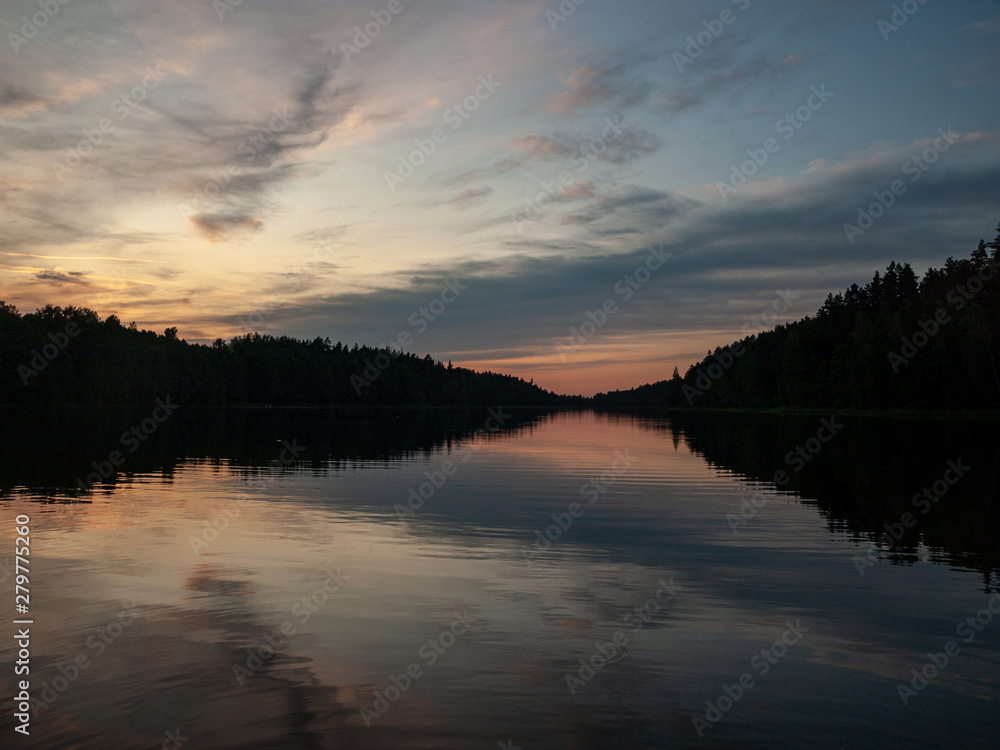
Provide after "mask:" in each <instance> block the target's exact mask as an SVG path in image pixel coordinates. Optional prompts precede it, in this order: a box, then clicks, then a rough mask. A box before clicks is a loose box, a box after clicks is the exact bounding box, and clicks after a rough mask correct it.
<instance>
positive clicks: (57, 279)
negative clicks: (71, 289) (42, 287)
mask: <svg viewBox="0 0 1000 750" xmlns="http://www.w3.org/2000/svg"><path fill="white" fill-rule="evenodd" d="M86 276H87V274H86V273H84V272H82V271H58V270H55V269H52V270H46V271H39V272H38V273H36V274H35V279H36V280H37V281H44V282H46V283H49V284H80V285H83V286H89V284H90V282H88V281H87V280H86Z"/></svg>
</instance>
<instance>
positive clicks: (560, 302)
mask: <svg viewBox="0 0 1000 750" xmlns="http://www.w3.org/2000/svg"><path fill="white" fill-rule="evenodd" d="M893 5H894V4H892V3H882V2H867V1H861V0H857V1H855V2H850V1H848V2H837V3H834V2H825V1H823V0H812V1H806V2H777V1H773V2H764V1H763V0H738V2H731V1H729V0H727V1H725V2H723V1H722V0H718V1H716V2H687V3H676V4H674V3H671V4H664V3H653V2H616V3H611V2H607V1H606V0H603V1H602V0H585V2H583V3H581V4H580V5H578V6H576V5H574V4H572V3H571V2H569V1H568V0H567V2H564V3H563V4H562V5H561V6H560V4H559V3H558V2H521V1H519V0H511V1H506V0H505V1H503V2H501V1H500V0H471V1H466V2H444V1H442V2H435V1H432V0H409V1H408V2H404V0H398V2H395V1H394V2H392V3H390V2H389V1H388V0H386V1H385V2H340V3H327V2H313V1H312V0H304V1H302V2H277V1H275V0H271V1H269V2H266V1H264V0H243V1H242V2H241V3H240V4H239V5H236V6H232V5H227V4H223V2H222V0H216V2H215V3H213V2H209V1H205V2H196V3H190V2H184V3H181V2H160V3H156V4H150V3H143V2H139V1H138V0H68V2H66V4H65V5H62V4H59V2H58V0H52V2H51V4H50V3H48V2H47V0H42V2H41V3H39V2H25V1H23V0H11V1H8V2H6V3H5V4H4V5H3V8H2V9H0V30H2V32H3V34H4V35H5V37H6V41H5V43H4V44H3V45H0V62H2V64H0V164H2V170H3V179H2V180H0V207H2V211H3V215H4V222H3V225H2V229H0V298H4V299H6V300H7V301H8V302H11V303H14V304H16V305H18V307H19V308H20V309H21V310H22V311H29V310H32V309H34V308H35V307H37V306H40V305H43V304H46V303H52V304H61V305H66V304H79V305H86V306H88V307H92V308H93V309H95V310H97V311H98V312H99V313H101V314H102V315H108V314H111V313H114V314H117V315H119V317H121V318H122V319H123V320H125V321H130V320H135V321H136V322H137V323H138V324H139V325H140V326H141V327H149V328H155V329H157V330H162V329H163V328H165V327H167V326H170V325H177V326H178V327H179V328H180V334H181V336H183V337H185V338H187V339H189V340H198V341H210V340H212V339H214V338H216V337H217V336H221V337H224V338H225V337H229V336H232V335H236V334H238V333H241V332H243V331H244V330H247V329H253V330H259V331H262V332H268V333H275V334H282V333H287V334H291V335H295V336H300V337H309V338H312V337H314V336H329V337H330V338H331V339H333V340H334V341H336V340H341V341H345V342H348V343H354V342H355V341H357V342H360V343H368V344H378V343H381V342H389V341H392V340H395V339H396V338H397V337H398V334H399V333H400V332H403V331H407V332H409V333H411V334H414V343H413V344H412V347H411V350H413V351H416V352H418V353H420V354H424V353H430V354H432V355H433V356H434V357H435V358H438V359H441V360H448V359H451V360H453V361H454V362H456V363H461V364H466V365H469V366H473V367H477V368H489V369H494V370H503V371H508V372H513V373H516V374H519V375H522V376H524V377H530V378H534V379H535V382H537V383H539V384H541V385H543V386H545V387H548V388H551V389H553V390H558V391H561V392H570V393H578V392H583V393H593V392H594V391H598V390H606V389H609V388H619V387H629V386H632V385H638V384H641V383H644V382H650V381H653V380H657V379H660V378H664V377H669V375H670V373H671V372H672V370H673V367H674V366H678V367H680V369H681V370H682V371H683V370H684V369H686V367H687V366H688V365H689V364H690V363H691V362H693V361H695V360H697V359H699V358H700V357H701V356H703V355H704V353H705V351H706V350H708V349H709V348H713V347H715V346H717V345H724V344H726V343H728V342H729V341H731V340H733V339H735V338H737V337H739V336H740V335H742V331H744V330H746V326H747V325H748V321H751V320H752V319H753V318H755V317H758V316H760V314H761V313H762V312H764V311H766V310H769V309H771V307H772V303H773V302H774V301H775V300H776V299H777V291H778V290H779V289H780V290H790V292H791V293H792V295H794V298H795V302H794V303H793V304H792V306H791V307H790V309H787V310H783V312H782V314H781V316H780V319H792V318H798V317H801V316H803V315H806V314H810V313H812V312H814V311H815V309H816V308H817V307H818V306H819V305H820V304H821V303H822V301H823V299H824V298H825V297H826V294H827V293H828V292H830V291H836V290H838V289H841V288H843V287H844V286H847V285H849V284H851V283H854V282H858V283H864V282H865V281H867V280H869V279H870V277H871V275H872V274H873V273H874V271H875V270H876V269H878V268H882V267H884V266H885V265H886V264H887V263H888V262H889V261H890V260H893V259H895V260H900V261H907V262H910V263H911V264H913V266H914V267H915V269H916V270H917V271H918V273H921V272H923V271H924V270H926V268H927V267H928V266H929V265H940V264H941V262H942V261H943V260H944V258H946V257H947V256H949V255H954V256H965V255H968V253H969V252H971V250H972V249H973V248H974V247H975V243H976V242H977V241H978V240H979V239H980V237H986V238H988V239H990V238H992V236H993V229H994V228H995V227H996V225H997V223H998V222H1000V201H998V197H1000V191H998V187H1000V160H998V156H1000V128H998V124H1000V123H998V117H997V115H998V109H1000V107H998V80H1000V79H998V77H997V75H996V72H997V71H998V70H1000V45H998V43H997V42H998V40H1000V3H998V2H996V1H995V0H994V1H987V0H960V1H959V2H950V3H944V2H940V1H939V0H927V1H926V2H924V3H923V4H920V3H919V2H918V1H917V0H910V2H908V3H898V4H896V6H897V7H898V8H899V10H898V11H895V9H894V7H893ZM904 6H905V9H906V10H910V11H912V13H910V14H907V13H906V12H905V10H904ZM46 8H47V9H48V10H46ZM560 8H561V9H562V11H563V12H564V11H566V10H567V9H570V8H572V9H573V12H572V14H565V15H564V13H563V12H561V11H560ZM393 11H395V12H393ZM894 12H895V13H896V20H897V21H898V20H899V19H900V18H902V17H903V16H905V17H906V22H905V24H901V25H898V26H897V27H896V28H895V29H892V28H890V27H888V26H886V25H885V22H887V21H888V22H890V23H892V21H893V14H894ZM555 14H558V15H555ZM900 14H902V15H900ZM563 16H564V20H560V17H563ZM33 18H34V19H36V20H35V21H33V20H32V19H33ZM43 19H44V25H42V24H37V20H43ZM378 19H381V22H380V21H379V20H378ZM554 22H555V23H554ZM880 22H883V23H882V26H881V27H880ZM366 24H368V29H369V31H373V30H375V29H376V28H377V30H378V33H377V35H374V36H371V37H368V36H367V34H364V35H362V36H359V35H358V31H357V29H358V28H361V30H362V32H364V27H365V25H366ZM553 26H554V28H553ZM894 26H895V24H894ZM712 30H714V31H715V32H716V33H715V34H713V33H712ZM699 34H700V35H701V36H700V37H699ZM29 37H30V38H29ZM689 37H690V38H692V39H695V40H696V43H697V42H698V41H700V42H701V43H702V45H703V46H700V47H699V48H697V49H695V48H691V47H690V43H689ZM366 39H367V43H365V42H366ZM362 43H364V46H363V47H361V44H362ZM344 45H356V46H355V47H354V49H353V50H351V49H348V48H347V47H345V46H344ZM689 49H691V50H693V51H694V52H698V54H697V56H694V55H690V58H689V60H685V59H683V58H680V57H678V56H677V55H688V53H689ZM814 91H820V92H824V93H823V96H822V97H819V96H817V95H816V94H814V93H813V92H814ZM789 115H790V116H791V117H792V121H791V123H790V124H789V123H788V121H787V120H786V124H785V125H780V124H779V121H780V120H783V119H784V118H786V116H789ZM941 131H943V132H945V133H947V134H948V137H947V139H945V138H944V137H943V136H941V135H940V132H941ZM786 136H787V137H786ZM768 139H773V140H772V141H770V142H769V140H768ZM935 139H937V140H935ZM420 144H423V152H421V151H420V150H419V149H420ZM748 150H749V153H748ZM754 154H756V155H757V162H758V163H754V162H752V161H748V160H749V159H751V158H752V156H753V155H754ZM914 158H916V159H917V160H918V161H917V162H914V161H912V160H913V159H914ZM931 159H933V162H931V161H930V160H931ZM407 163H409V165H410V166H412V167H413V169H412V173H410V172H409V169H408V167H407V166H403V169H402V171H400V167H401V165H406V164H407ZM915 165H919V166H915ZM734 168H735V169H736V170H737V172H739V171H740V170H741V169H742V170H743V172H744V173H752V174H750V176H749V177H747V178H746V183H745V184H742V182H740V179H741V178H740V177H739V176H737V177H736V182H730V183H729V187H730V188H732V190H720V184H721V183H724V182H727V181H730V180H732V179H733V175H734V172H733V170H734ZM392 173H395V174H396V177H395V178H393V177H390V176H388V175H391V174H392ZM400 176H402V178H401V179H397V178H399V177H400ZM744 176H746V174H744ZM915 177H916V178H917V179H914V178H915ZM896 180H900V181H901V182H902V183H905V187H906V190H905V192H904V193H903V194H901V195H898V197H897V198H896V199H895V200H894V201H893V205H892V206H890V207H889V208H888V209H886V210H885V212H884V215H882V216H879V217H878V218H877V219H876V220H875V221H874V223H873V224H872V225H871V226H870V227H869V228H867V229H866V230H865V231H864V233H863V234H853V235H852V236H850V237H848V233H847V232H845V229H844V225H845V223H853V222H856V221H857V220H858V211H859V209H861V208H866V207H868V206H869V205H870V204H871V203H872V202H873V201H874V200H876V198H875V196H874V195H873V193H876V192H879V193H883V194H884V193H885V191H887V190H890V191H891V187H890V186H891V184H892V183H893V182H894V181H896ZM737 183H739V187H738V189H737V188H736V184H737ZM532 201H537V202H536V203H532ZM536 205H537V208H536V207H535V206H536ZM876 210H877V207H876ZM851 240H853V241H851ZM651 248H660V250H659V252H660V253H661V254H662V253H668V254H669V255H670V257H669V259H668V260H667V261H665V262H664V263H663V264H662V266H660V267H658V268H657V270H655V271H654V272H652V273H651V274H650V277H649V278H648V280H646V281H645V282H644V283H642V284H641V286H640V288H634V287H633V290H634V293H633V294H632V295H630V296H629V298H628V299H627V300H626V299H623V295H622V294H621V293H620V292H616V291H615V290H616V284H617V283H618V282H619V281H620V280H622V279H624V278H626V277H627V276H628V275H629V274H631V273H633V272H635V271H636V269H637V268H640V267H641V266H643V264H644V263H645V261H646V259H647V258H648V257H649V255H650V249H651ZM449 279H457V280H459V283H460V284H461V285H463V286H465V287H467V288H466V290H465V291H462V292H461V293H460V294H459V295H458V296H457V298H454V301H452V302H449V303H448V304H447V306H446V307H445V310H444V312H443V313H442V314H440V315H439V316H435V319H434V320H433V321H431V322H429V325H427V326H426V328H425V329H424V330H421V331H417V329H416V327H415V326H414V324H413V322H412V316H413V315H414V314H415V313H416V315H417V317H418V318H419V317H421V316H422V313H419V312H417V311H419V310H420V309H421V307H425V308H426V306H427V305H429V304H431V303H432V301H433V300H434V299H436V298H439V297H440V295H441V292H442V290H443V289H444V283H445V281H446V280H449ZM619 288H620V287H619ZM449 298H450V297H449ZM608 299H612V300H614V301H615V302H616V308H617V311H616V312H614V313H613V314H611V315H610V316H608V318H607V320H605V321H604V322H603V324H602V325H601V326H600V327H599V328H597V327H595V330H593V331H590V330H589V329H588V330H587V333H589V334H590V335H587V336H585V340H584V341H583V342H582V343H580V342H579V341H577V345H576V346H575V347H573V349H572V351H570V352H569V353H567V351H566V349H565V348H563V349H561V350H560V348H559V347H560V346H563V347H565V346H566V345H567V344H569V343H571V341H572V339H571V329H575V330H577V331H579V330H581V326H582V325H584V324H585V323H586V322H587V321H588V320H590V319H592V317H588V315H587V313H588V311H589V312H594V311H596V310H598V308H600V307H601V305H602V303H604V301H605V300H608ZM438 307H440V303H438Z"/></svg>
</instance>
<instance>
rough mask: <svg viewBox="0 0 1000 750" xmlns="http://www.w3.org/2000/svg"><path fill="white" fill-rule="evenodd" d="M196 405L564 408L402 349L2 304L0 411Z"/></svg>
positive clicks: (516, 382)
mask: <svg viewBox="0 0 1000 750" xmlns="http://www.w3.org/2000/svg"><path fill="white" fill-rule="evenodd" d="M165 396H169V397H170V398H171V399H172V400H173V401H174V402H175V403H178V404H181V405H198V406H233V405H246V404H271V405H273V406H389V405H407V406H496V405H498V404H504V405H510V406H513V405H517V406H563V405H572V404H574V403H582V402H583V399H580V398H570V397H564V396H558V395H556V394H554V393H551V392H549V391H546V390H544V389H542V388H539V387H538V386H536V385H534V383H533V382H526V381H524V380H522V379H521V378H517V377H514V376H512V375H503V374H500V373H495V372H474V371H472V370H469V369H466V368H463V367H453V366H452V365H451V363H450V362H449V363H448V364H447V365H444V364H442V363H441V362H437V361H435V360H434V359H433V358H432V357H431V356H430V355H427V356H424V357H420V356H418V355H416V354H412V353H400V352H398V351H396V350H389V349H376V348H372V347H367V346H358V345H357V344H355V345H354V346H353V347H349V346H347V345H345V344H342V343H339V342H338V343H336V344H331V343H330V340H329V339H320V338H316V339H313V340H312V341H305V340H298V339H294V338H290V337H288V336H281V337H274V336H269V335H261V334H258V333H253V334H246V335H244V336H239V337H236V338H233V339H231V340H230V341H228V342H226V341H223V340H222V339H216V341H215V342H214V343H213V344H211V345H203V344H190V343H188V342H186V341H184V340H182V339H179V338H178V337H177V329H176V328H168V329H167V330H166V331H164V333H162V334H158V333H156V332H154V331H147V330H139V329H138V328H137V327H136V326H135V324H134V323H133V324H130V325H128V326H125V325H122V323H121V321H120V320H119V319H118V318H117V317H116V316H114V315H111V316H108V317H107V318H105V319H102V318H101V317H100V316H99V315H98V314H97V313H95V312H94V311H93V310H89V309H87V308H80V307H65V308H60V307H53V306H51V305H47V306H46V307H44V308H41V309H39V310H37V311H36V312H34V313H28V314H25V315H21V314H19V313H18V311H17V309H16V308H15V307H13V306H11V305H8V304H6V303H4V302H2V301H0V403H2V404H7V405H98V404H100V405H141V404H152V403H153V402H154V401H155V400H156V399H158V398H163V397H165Z"/></svg>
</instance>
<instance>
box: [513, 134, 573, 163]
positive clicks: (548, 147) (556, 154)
mask: <svg viewBox="0 0 1000 750" xmlns="http://www.w3.org/2000/svg"><path fill="white" fill-rule="evenodd" d="M507 147H508V148H512V149H514V150H515V151H520V152H521V153H522V154H524V155H526V156H536V157H539V158H540V159H541V160H543V161H545V160H547V159H556V158H568V157H569V156H570V154H572V153H573V150H574V149H573V147H572V145H570V144H567V143H560V142H559V141H558V140H556V139H555V138H549V137H547V136H543V135H538V134H537V133H532V134H531V135H522V136H521V137H519V138H515V139H514V140H512V141H511V142H510V143H508V144H507Z"/></svg>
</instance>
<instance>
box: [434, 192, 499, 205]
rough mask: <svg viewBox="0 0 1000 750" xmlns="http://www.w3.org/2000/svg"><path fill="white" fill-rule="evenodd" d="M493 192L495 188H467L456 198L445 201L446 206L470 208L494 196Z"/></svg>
mask: <svg viewBox="0 0 1000 750" xmlns="http://www.w3.org/2000/svg"><path fill="white" fill-rule="evenodd" d="M493 192H494V191H493V188H491V187H481V188H466V189H465V190H463V191H462V192H461V193H459V194H458V195H456V196H455V197H454V198H451V199H450V200H447V201H445V204H446V205H449V206H456V207H458V208H468V207H469V206H472V205H474V204H476V203H479V202H480V201H482V199H483V198H486V197H487V196H489V195H492V194H493Z"/></svg>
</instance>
